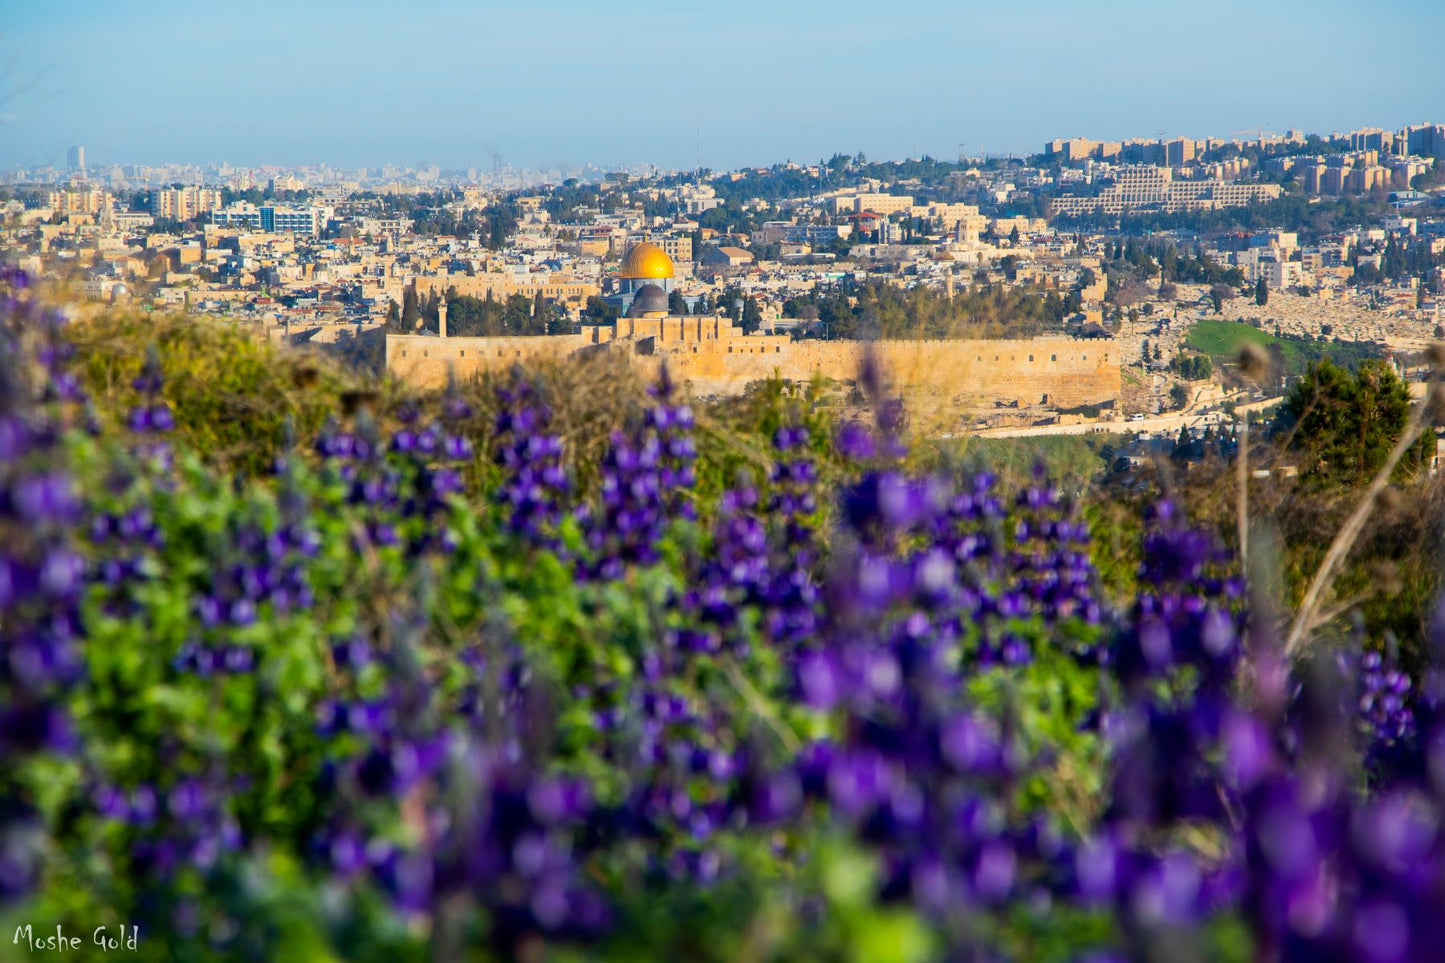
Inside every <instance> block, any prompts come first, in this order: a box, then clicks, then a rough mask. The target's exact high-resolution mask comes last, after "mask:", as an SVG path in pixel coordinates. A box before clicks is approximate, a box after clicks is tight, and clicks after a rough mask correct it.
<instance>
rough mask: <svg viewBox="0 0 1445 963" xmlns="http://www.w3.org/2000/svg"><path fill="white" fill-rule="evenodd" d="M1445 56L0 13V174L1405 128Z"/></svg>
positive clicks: (232, 6)
mask: <svg viewBox="0 0 1445 963" xmlns="http://www.w3.org/2000/svg"><path fill="white" fill-rule="evenodd" d="M1202 10H1208V14H1207V16H1206V15H1204V14H1202V13H1201V12H1200V11H1202ZM1442 36H1445V3H1442V2H1441V0H1384V2H1380V3H1377V4H1373V5H1368V6H1362V5H1361V4H1359V3H1357V2H1345V0H1214V2H1212V3H1209V4H1184V3H1177V2H1171V0H1153V2H1145V0H1093V2H1089V0H998V2H990V3H979V2H975V0H952V2H923V0H893V2H884V3H879V2H873V3H859V2H853V0H833V2H820V0H772V2H758V0H732V2H728V3H706V4H703V3H691V2H689V3H681V2H663V0H654V2H651V3H639V2H634V0H614V2H611V3H606V4H603V3H588V2H582V0H532V2H528V3H492V2H486V0H470V2H464V0H408V2H404V3H403V2H394V0H393V2H378V0H289V2H279V0H247V2H235V3H226V4H204V3H196V2H194V0H146V2H143V3H115V2H113V0H0V167H11V166H14V165H33V164H39V163H46V162H49V163H57V164H58V163H60V162H62V161H63V159H64V156H65V149H66V147H67V146H68V145H70V144H73V143H80V144H84V145H85V146H86V150H87V154H88V157H89V159H90V160H91V161H92V163H96V162H136V163H158V162H163V161H168V160H173V161H180V162H198V163H204V162H211V161H221V160H228V161H230V162H232V163H235V164H245V165H255V164H291V163H298V164H299V163H315V162H322V161H324V162H328V163H331V164H335V165H341V166H348V165H357V164H366V165H377V164H381V163H384V162H388V161H391V162H397V163H404V164H418V163H436V164H440V165H441V166H442V167H462V168H465V167H469V166H476V167H482V168H486V167H489V166H490V164H491V155H492V153H493V152H494V151H495V152H497V153H500V154H501V155H502V156H503V158H504V159H505V160H506V161H507V162H508V163H511V164H514V165H516V166H532V167H554V166H558V165H564V166H572V165H579V164H582V163H588V162H590V163H595V164H599V165H613V164H623V163H625V164H632V163H648V162H650V163H655V164H658V165H659V166H663V167H692V166H693V165H694V163H695V162H696V159H697V158H698V156H699V154H700V155H701V160H702V163H703V164H704V165H706V166H710V167H713V168H715V169H722V168H731V167H737V166H742V165H747V164H767V163H773V162H776V161H781V160H787V159H792V160H795V161H800V162H801V161H813V160H817V159H818V158H820V157H825V156H829V155H831V154H832V153H834V152H835V151H844V152H848V153H855V152H858V151H863V152H864V153H866V154H867V155H868V156H870V157H878V158H899V157H907V156H917V155H919V154H924V153H928V154H932V155H934V156H940V157H950V156H955V155H956V154H957V152H958V145H959V143H960V142H964V143H965V144H966V145H967V147H966V149H967V150H968V151H969V152H970V153H974V152H977V151H979V150H982V151H986V152H988V153H994V154H1002V153H1009V152H1015V153H1023V152H1034V151H1037V150H1039V148H1040V145H1041V144H1042V142H1043V141H1044V140H1046V139H1048V138H1050V137H1056V136H1071V135H1084V136H1091V137H1100V138H1113V139H1120V138H1124V137H1130V136H1153V135H1155V134H1157V133H1159V132H1160V131H1163V132H1164V133H1167V134H1170V135H1177V134H1189V135H1193V136H1205V135H1227V134H1229V133H1231V132H1233V131H1239V130H1246V129H1253V128H1258V127H1263V128H1265V129H1273V130H1278V131H1283V130H1285V129H1286V128H1289V127H1302V128H1304V129H1306V130H1310V131H1322V132H1328V131H1331V130H1344V129H1349V128H1351V127H1356V126H1362V125H1379V126H1385V127H1396V126H1400V125H1403V124H1406V123H1414V122H1418V121H1423V120H1432V121H1445V79H1442V74H1441V66H1440V61H1439V59H1438V53H1432V51H1433V50H1435V45H1437V44H1438V41H1439V38H1441V37H1442Z"/></svg>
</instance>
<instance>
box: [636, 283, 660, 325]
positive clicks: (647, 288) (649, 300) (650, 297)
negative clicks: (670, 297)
mask: <svg viewBox="0 0 1445 963" xmlns="http://www.w3.org/2000/svg"><path fill="white" fill-rule="evenodd" d="M658 312H661V313H663V314H666V313H667V292H666V291H664V290H662V288H660V287H658V286H657V285H655V284H644V285H643V286H642V287H640V288H638V289H637V291H636V293H635V294H633V295H632V304H631V306H630V307H628V309H627V316H628V317H629V318H640V317H642V316H643V315H644V314H656V313H658Z"/></svg>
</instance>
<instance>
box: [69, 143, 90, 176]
mask: <svg viewBox="0 0 1445 963" xmlns="http://www.w3.org/2000/svg"><path fill="white" fill-rule="evenodd" d="M65 163H66V166H68V167H69V168H70V169H71V170H73V171H77V172H79V173H81V174H84V173H85V148H84V147H81V146H80V145H79V144H77V145H76V146H74V147H72V148H70V150H68V151H66V152H65Z"/></svg>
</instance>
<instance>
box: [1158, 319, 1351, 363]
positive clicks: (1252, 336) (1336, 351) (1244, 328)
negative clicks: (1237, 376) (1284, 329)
mask: <svg viewBox="0 0 1445 963" xmlns="http://www.w3.org/2000/svg"><path fill="white" fill-rule="evenodd" d="M1185 344H1186V345H1187V346H1188V347H1190V348H1192V349H1194V350H1195V351H1200V352H1203V353H1204V354H1207V355H1209V356H1210V357H1212V358H1213V359H1214V360H1215V361H1216V362H1225V363H1231V362H1233V361H1234V359H1235V357H1236V356H1238V354H1239V350H1240V349H1241V348H1242V347H1244V346H1245V345H1246V344H1256V345H1259V346H1260V347H1262V348H1265V349H1267V350H1268V349H1270V348H1271V346H1274V345H1278V346H1279V347H1278V350H1279V352H1280V354H1281V355H1282V357H1283V359H1284V370H1285V373H1286V374H1289V375H1297V374H1300V373H1302V372H1303V371H1304V370H1305V368H1306V367H1308V365H1309V363H1310V362H1311V361H1316V360H1318V359H1320V358H1330V359H1331V360H1333V361H1334V362H1335V363H1337V364H1340V365H1344V366H1346V367H1353V366H1355V365H1356V364H1358V363H1359V362H1360V361H1361V360H1363V359H1365V358H1368V357H1376V356H1377V355H1378V351H1377V350H1375V349H1374V348H1373V347H1372V346H1369V345H1357V344H1350V343H1336V342H1333V341H1320V340H1296V339H1293V338H1276V337H1275V336H1274V335H1272V334H1270V333H1269V332H1268V331H1264V330H1261V329H1260V328H1256V327H1254V326H1252V325H1248V324H1242V323H1240V322H1239V321H1227V320H1225V319H1223V318H1201V319H1199V320H1198V321H1196V322H1195V323H1194V327H1193V328H1191V329H1190V331H1189V337H1188V338H1187V339H1186V340H1185Z"/></svg>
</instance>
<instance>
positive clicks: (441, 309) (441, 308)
mask: <svg viewBox="0 0 1445 963" xmlns="http://www.w3.org/2000/svg"><path fill="white" fill-rule="evenodd" d="M437 334H439V335H441V336H442V337H443V338H445V337H446V336H447V299H446V295H442V297H441V300H439V301H438V302H437Z"/></svg>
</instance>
